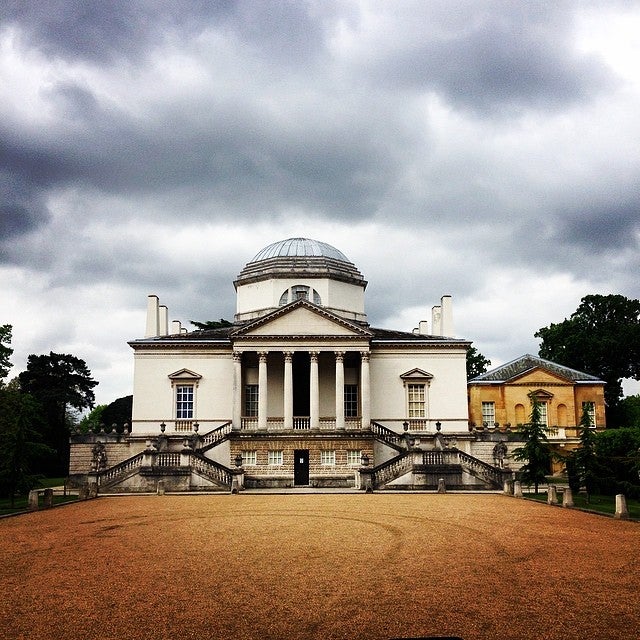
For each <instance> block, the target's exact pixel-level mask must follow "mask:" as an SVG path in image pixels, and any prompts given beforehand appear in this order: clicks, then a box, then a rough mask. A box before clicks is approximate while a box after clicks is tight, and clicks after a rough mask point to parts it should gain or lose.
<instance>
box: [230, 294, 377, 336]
mask: <svg viewBox="0 0 640 640" xmlns="http://www.w3.org/2000/svg"><path fill="white" fill-rule="evenodd" d="M370 335H371V333H370V332H369V331H367V330H366V329H364V328H363V327H361V326H359V325H357V324H354V323H351V322H348V321H347V320H344V319H343V318H340V317H339V316H336V315H335V314H333V313H330V312H328V311H326V310H325V309H323V308H322V307H319V306H317V305H314V304H312V303H310V302H308V301H306V300H297V301H295V302H292V303H291V304H289V305H286V306H284V307H282V308H281V309H278V310H277V311H274V312H273V313H270V314H268V315H267V316H265V317H263V318H260V319H259V320H256V321H255V322H252V323H250V324H249V325H245V326H244V327H242V328H240V329H238V330H237V331H234V332H233V337H234V338H248V337H254V336H256V337H258V336H260V337H265V336H269V337H292V336H344V337H358V338H366V337H369V336H370Z"/></svg>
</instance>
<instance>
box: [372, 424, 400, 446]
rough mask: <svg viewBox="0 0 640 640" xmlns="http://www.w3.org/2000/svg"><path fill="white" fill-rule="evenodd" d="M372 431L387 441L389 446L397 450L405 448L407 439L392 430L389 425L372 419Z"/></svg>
mask: <svg viewBox="0 0 640 640" xmlns="http://www.w3.org/2000/svg"><path fill="white" fill-rule="evenodd" d="M371 431H372V432H373V435H375V436H376V437H377V438H378V439H379V440H382V441H383V442H386V443H387V444H388V445H389V446H391V447H393V448H394V449H396V450H397V451H402V450H404V448H405V447H404V445H405V440H404V437H403V436H401V435H400V434H399V433H396V432H395V431H392V430H391V429H389V428H388V427H385V426H384V425H382V424H380V423H379V422H375V421H374V420H372V421H371Z"/></svg>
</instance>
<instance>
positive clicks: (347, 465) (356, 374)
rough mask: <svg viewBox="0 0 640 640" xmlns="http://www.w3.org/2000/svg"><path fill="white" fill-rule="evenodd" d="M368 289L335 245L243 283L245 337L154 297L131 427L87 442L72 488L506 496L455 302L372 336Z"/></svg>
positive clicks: (292, 242) (248, 275) (81, 440)
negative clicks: (478, 408) (472, 404)
mask: <svg viewBox="0 0 640 640" xmlns="http://www.w3.org/2000/svg"><path fill="white" fill-rule="evenodd" d="M366 286H367V282H366V281H365V279H364V277H363V275H362V274H361V273H360V271H359V270H358V269H357V267H356V266H355V265H354V264H353V263H352V262H351V261H350V260H349V259H348V258H347V257H346V256H345V255H344V254H343V253H342V252H341V251H339V250H338V249H336V248H335V247H332V246H331V245H329V244H326V243H324V242H318V241H315V240H310V239H306V238H290V239H288V240H283V241H280V242H276V243H274V244H271V245H269V246H268V247H265V248H264V249H263V250H262V251H260V252H259V253H258V254H257V255H256V256H255V257H254V258H253V259H252V260H250V261H249V262H248V263H247V264H246V265H245V267H244V268H243V269H242V270H241V272H240V274H239V275H238V277H237V279H236V280H235V282H234V287H235V290H236V313H235V317H234V321H233V323H232V324H231V326H221V327H217V328H212V329H206V330H197V331H190V332H188V331H187V330H186V329H185V328H183V327H182V326H181V323H180V322H178V321H172V322H171V323H169V314H168V310H167V307H166V306H164V305H161V304H160V303H159V300H158V297H157V296H155V295H151V296H149V298H148V304H147V321H146V333H145V337H144V338H139V339H135V340H132V341H131V342H129V345H130V346H131V347H132V349H133V352H134V389H133V416H132V423H131V425H130V426H128V427H127V428H126V429H125V430H124V433H101V434H92V435H88V436H76V437H74V438H72V445H71V469H70V475H71V477H76V478H78V479H79V478H82V477H89V480H90V481H94V482H95V483H97V484H98V485H99V486H100V490H101V491H104V492H107V491H114V492H117V491H136V490H137V491H149V490H153V491H155V490H156V489H158V490H174V491H194V490H215V489H220V490H223V489H227V490H230V489H232V488H233V490H241V489H243V488H261V487H309V488H314V487H355V488H363V489H367V490H371V489H381V488H385V487H393V488H403V487H404V488H434V487H435V486H437V483H438V479H440V478H443V479H444V480H445V482H446V484H447V485H448V486H454V487H456V488H465V487H467V488H468V487H479V486H480V487H501V486H502V476H503V474H504V471H505V470H504V469H502V460H501V461H500V464H498V462H497V461H496V460H495V459H494V457H493V456H494V449H495V446H496V442H502V441H503V440H504V438H503V439H500V438H499V437H498V436H499V434H493V435H494V436H495V437H490V435H491V434H487V433H485V434H481V435H482V437H481V436H480V435H479V434H478V433H477V432H476V433H474V432H472V431H470V427H469V417H468V409H467V381H466V351H467V348H468V347H469V345H470V342H469V341H467V340H463V339H460V338H456V337H453V334H454V329H453V314H452V304H451V297H450V296H443V297H442V298H441V301H440V304H439V305H437V306H435V307H433V309H432V313H431V321H430V323H428V322H426V321H421V322H420V323H419V325H418V328H417V329H414V330H413V331H412V332H402V331H392V330H388V329H378V328H374V327H372V326H370V325H369V323H368V321H367V314H366V311H365V289H366ZM429 324H430V327H429ZM509 475H510V474H509Z"/></svg>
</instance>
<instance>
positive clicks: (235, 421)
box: [231, 351, 242, 431]
mask: <svg viewBox="0 0 640 640" xmlns="http://www.w3.org/2000/svg"><path fill="white" fill-rule="evenodd" d="M231 428H232V429H234V430H236V431H239V430H240V429H241V428H242V353H240V351H234V352H233V407H232V410H231Z"/></svg>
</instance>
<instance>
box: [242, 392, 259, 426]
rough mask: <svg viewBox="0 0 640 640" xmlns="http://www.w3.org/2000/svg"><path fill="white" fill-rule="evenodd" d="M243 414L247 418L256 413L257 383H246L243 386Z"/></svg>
mask: <svg viewBox="0 0 640 640" xmlns="http://www.w3.org/2000/svg"><path fill="white" fill-rule="evenodd" d="M244 415H245V416H247V417H248V418H251V417H255V416H257V415H258V385H257V384H248V385H246V386H245V388H244Z"/></svg>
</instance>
